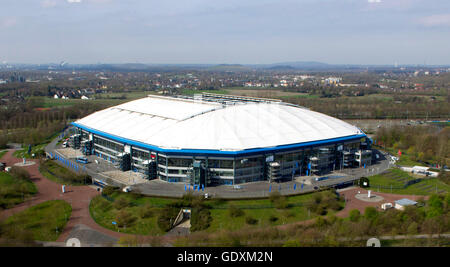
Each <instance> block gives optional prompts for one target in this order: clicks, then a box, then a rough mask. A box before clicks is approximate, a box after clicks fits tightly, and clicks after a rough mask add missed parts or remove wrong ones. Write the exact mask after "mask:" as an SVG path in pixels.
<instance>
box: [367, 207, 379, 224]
mask: <svg viewBox="0 0 450 267" xmlns="http://www.w3.org/2000/svg"><path fill="white" fill-rule="evenodd" d="M377 216H378V211H377V209H376V208H375V207H366V209H365V210H364V218H366V219H367V220H369V221H374V220H375V219H376V218H377Z"/></svg>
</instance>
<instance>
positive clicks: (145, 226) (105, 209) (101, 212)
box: [89, 193, 175, 235]
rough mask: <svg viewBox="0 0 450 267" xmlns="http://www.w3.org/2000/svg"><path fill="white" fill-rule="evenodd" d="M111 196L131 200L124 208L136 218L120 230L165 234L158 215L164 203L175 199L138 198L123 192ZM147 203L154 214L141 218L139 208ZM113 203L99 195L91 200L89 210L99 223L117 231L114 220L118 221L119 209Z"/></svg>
mask: <svg viewBox="0 0 450 267" xmlns="http://www.w3.org/2000/svg"><path fill="white" fill-rule="evenodd" d="M111 197H112V198H119V197H120V198H125V199H126V200H127V201H129V203H130V204H129V206H128V207H126V208H124V209H126V211H128V212H129V213H130V214H131V216H132V217H134V218H135V220H134V222H133V223H132V224H131V225H128V226H127V227H126V228H123V229H120V230H119V231H120V232H125V233H130V234H142V235H162V234H164V232H163V231H162V230H161V229H160V228H159V227H158V224H157V219H158V215H159V213H160V212H161V210H162V207H163V206H164V205H166V204H168V203H171V202H174V201H175V200H172V199H165V198H153V197H138V198H136V197H134V195H132V194H123V193H114V194H113V195H112V196H111ZM147 203H148V204H149V205H151V206H152V211H153V216H151V217H148V218H144V219H143V218H140V216H139V208H140V207H142V206H144V204H147ZM112 204H113V202H112V201H109V200H107V199H105V198H104V197H102V196H97V197H95V198H93V199H92V200H91V203H90V206H89V211H90V213H91V216H92V218H93V219H94V220H95V222H97V223H98V224H99V225H101V226H103V227H105V228H107V229H110V230H113V231H117V230H118V228H117V227H116V226H115V225H113V224H112V222H115V221H116V216H117V214H118V212H119V210H118V209H116V208H114V206H113V205H112Z"/></svg>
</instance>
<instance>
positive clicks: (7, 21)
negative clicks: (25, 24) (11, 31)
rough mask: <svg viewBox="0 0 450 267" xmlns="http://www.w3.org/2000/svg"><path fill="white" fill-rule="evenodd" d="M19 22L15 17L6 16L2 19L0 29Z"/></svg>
mask: <svg viewBox="0 0 450 267" xmlns="http://www.w3.org/2000/svg"><path fill="white" fill-rule="evenodd" d="M16 24H17V19H16V18H14V17H9V18H4V19H1V20H0V29H2V28H10V27H13V26H14V25H16Z"/></svg>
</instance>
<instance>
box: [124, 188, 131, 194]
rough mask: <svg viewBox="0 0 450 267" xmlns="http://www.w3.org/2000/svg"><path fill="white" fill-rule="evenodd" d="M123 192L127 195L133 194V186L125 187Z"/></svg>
mask: <svg viewBox="0 0 450 267" xmlns="http://www.w3.org/2000/svg"><path fill="white" fill-rule="evenodd" d="M122 191H123V192H125V193H128V192H131V186H126V187H124V188H123V190H122Z"/></svg>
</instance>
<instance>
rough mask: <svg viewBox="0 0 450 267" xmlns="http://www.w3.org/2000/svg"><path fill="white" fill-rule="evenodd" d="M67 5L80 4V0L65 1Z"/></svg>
mask: <svg viewBox="0 0 450 267" xmlns="http://www.w3.org/2000/svg"><path fill="white" fill-rule="evenodd" d="M67 3H70V4H73V3H81V0H67Z"/></svg>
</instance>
